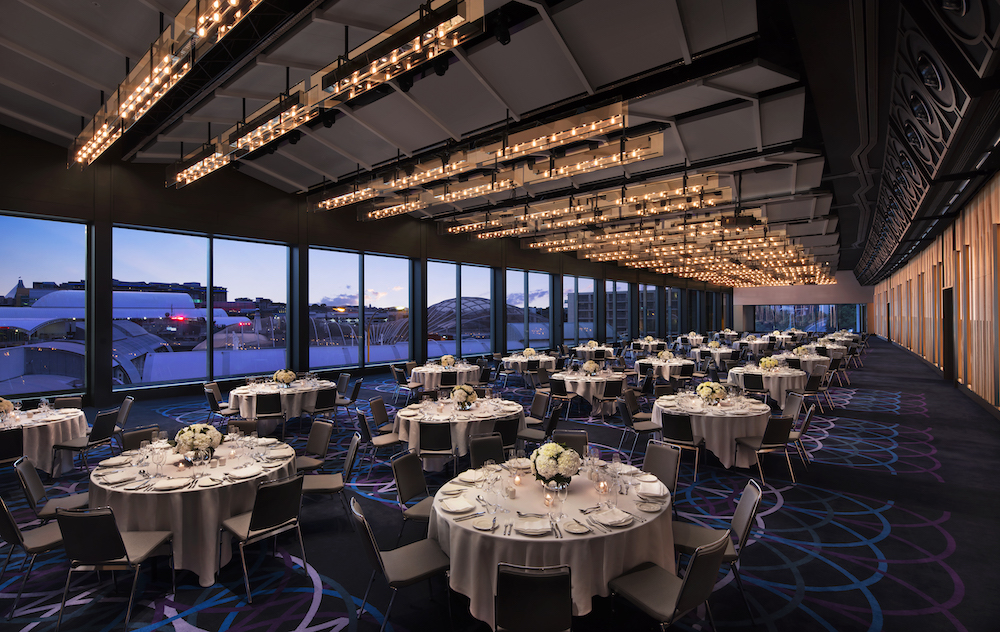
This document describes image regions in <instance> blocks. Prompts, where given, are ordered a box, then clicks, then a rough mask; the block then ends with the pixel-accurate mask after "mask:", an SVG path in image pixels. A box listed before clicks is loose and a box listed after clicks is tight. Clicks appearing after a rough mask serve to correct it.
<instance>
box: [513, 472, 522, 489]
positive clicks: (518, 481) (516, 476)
mask: <svg viewBox="0 0 1000 632" xmlns="http://www.w3.org/2000/svg"><path fill="white" fill-rule="evenodd" d="M514 485H517V486H520V485H521V474H520V473H517V474H514Z"/></svg>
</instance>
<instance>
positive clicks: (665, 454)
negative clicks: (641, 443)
mask: <svg viewBox="0 0 1000 632" xmlns="http://www.w3.org/2000/svg"><path fill="white" fill-rule="evenodd" d="M642 471H643V472H649V473H650V474H652V475H653V476H655V477H656V478H658V479H660V482H661V483H663V484H664V485H666V487H667V489H669V490H670V494H671V495H673V494H674V492H675V491H677V477H678V476H679V475H680V471H681V449H680V448H676V447H674V446H672V445H670V444H667V443H663V442H662V441H657V440H656V439H650V440H649V443H647V444H646V456H645V458H644V459H643V461H642Z"/></svg>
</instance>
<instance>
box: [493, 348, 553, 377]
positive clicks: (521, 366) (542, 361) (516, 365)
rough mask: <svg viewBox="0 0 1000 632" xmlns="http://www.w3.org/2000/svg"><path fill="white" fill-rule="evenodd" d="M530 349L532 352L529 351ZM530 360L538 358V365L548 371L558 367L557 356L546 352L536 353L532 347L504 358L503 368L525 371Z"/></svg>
mask: <svg viewBox="0 0 1000 632" xmlns="http://www.w3.org/2000/svg"><path fill="white" fill-rule="evenodd" d="M529 351H530V353H528V352H529ZM528 360H538V366H540V367H542V368H543V369H546V370H548V371H554V370H555V368H556V358H554V357H553V356H550V355H548V354H544V353H534V351H533V350H532V349H530V348H528V349H525V350H524V351H523V352H521V353H512V354H510V355H509V356H507V357H506V358H504V359H503V360H502V361H503V368H505V369H507V370H509V371H518V372H521V373H523V372H524V371H526V370H527V368H528Z"/></svg>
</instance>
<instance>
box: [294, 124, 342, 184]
mask: <svg viewBox="0 0 1000 632" xmlns="http://www.w3.org/2000/svg"><path fill="white" fill-rule="evenodd" d="M283 150H284V151H288V152H289V153H290V154H291V155H294V156H295V157H296V158H297V159H299V160H302V161H305V162H307V163H309V164H311V165H315V166H316V168H317V169H319V170H320V171H321V173H326V174H327V175H328V176H330V177H336V178H340V177H342V176H344V175H347V174H349V173H352V172H353V171H354V170H355V169H356V168H357V165H356V163H354V162H353V161H351V160H348V159H347V158H346V157H344V156H343V155H341V154H338V153H337V152H335V151H334V150H332V149H330V148H329V147H327V146H326V145H324V144H322V143H320V142H319V141H318V140H316V139H315V138H313V137H312V136H309V135H308V134H305V135H303V136H302V139H301V140H299V142H298V143H297V144H296V145H288V146H286V147H285V148H283ZM318 179H322V176H319V178H318Z"/></svg>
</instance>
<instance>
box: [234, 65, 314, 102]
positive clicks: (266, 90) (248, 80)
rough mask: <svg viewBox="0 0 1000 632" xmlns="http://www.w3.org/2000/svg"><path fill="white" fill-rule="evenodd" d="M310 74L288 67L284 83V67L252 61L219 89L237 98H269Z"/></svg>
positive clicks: (274, 96)
mask: <svg viewBox="0 0 1000 632" xmlns="http://www.w3.org/2000/svg"><path fill="white" fill-rule="evenodd" d="M310 74H312V73H310V72H309V71H308V70H303V69H302V68H289V69H288V79H287V83H286V75H285V68H283V67H281V66H272V65H270V64H262V63H259V62H254V63H252V64H248V65H247V68H246V69H245V70H244V71H242V72H241V73H240V74H239V76H237V77H235V78H233V79H231V80H229V81H227V82H226V85H225V86H224V87H223V88H220V91H221V92H222V93H223V94H226V95H229V96H232V97H237V98H240V97H248V98H249V97H257V98H261V97H263V98H265V99H267V100H271V99H275V98H277V96H278V94H280V93H282V92H284V91H285V89H286V87H291V86H294V85H295V84H297V83H298V82H300V81H302V80H303V79H305V78H306V77H308V76H309V75H310ZM251 111H252V110H249V109H248V110H247V114H248V115H249V114H250V112H251Z"/></svg>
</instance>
